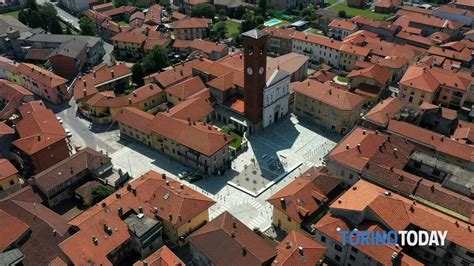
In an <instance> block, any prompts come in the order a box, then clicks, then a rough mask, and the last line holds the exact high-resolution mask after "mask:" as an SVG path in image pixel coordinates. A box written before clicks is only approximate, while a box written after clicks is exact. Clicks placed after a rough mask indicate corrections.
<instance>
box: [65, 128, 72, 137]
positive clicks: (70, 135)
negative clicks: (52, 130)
mask: <svg viewBox="0 0 474 266" xmlns="http://www.w3.org/2000/svg"><path fill="white" fill-rule="evenodd" d="M64 131H66V136H67V137H68V138H70V137H72V133H71V130H69V128H65V129H64Z"/></svg>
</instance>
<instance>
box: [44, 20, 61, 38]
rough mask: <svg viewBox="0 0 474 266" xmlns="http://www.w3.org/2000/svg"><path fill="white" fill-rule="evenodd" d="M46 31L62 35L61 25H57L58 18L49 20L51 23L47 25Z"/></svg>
mask: <svg viewBox="0 0 474 266" xmlns="http://www.w3.org/2000/svg"><path fill="white" fill-rule="evenodd" d="M48 30H49V32H50V33H52V34H62V33H63V28H62V27H61V24H60V23H59V19H58V18H53V19H51V22H49V25H48Z"/></svg>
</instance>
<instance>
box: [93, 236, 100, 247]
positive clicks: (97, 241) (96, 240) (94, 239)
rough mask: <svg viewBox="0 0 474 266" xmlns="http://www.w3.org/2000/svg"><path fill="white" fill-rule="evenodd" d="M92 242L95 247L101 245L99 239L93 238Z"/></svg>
mask: <svg viewBox="0 0 474 266" xmlns="http://www.w3.org/2000/svg"><path fill="white" fill-rule="evenodd" d="M92 241H93V242H94V245H96V246H97V245H99V239H97V237H95V236H92Z"/></svg>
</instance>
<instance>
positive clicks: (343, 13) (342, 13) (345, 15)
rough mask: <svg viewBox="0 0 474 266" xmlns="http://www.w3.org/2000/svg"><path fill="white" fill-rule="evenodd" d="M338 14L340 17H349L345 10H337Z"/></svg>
mask: <svg viewBox="0 0 474 266" xmlns="http://www.w3.org/2000/svg"><path fill="white" fill-rule="evenodd" d="M337 15H338V16H339V17H340V18H347V14H346V11H345V10H339V12H337Z"/></svg>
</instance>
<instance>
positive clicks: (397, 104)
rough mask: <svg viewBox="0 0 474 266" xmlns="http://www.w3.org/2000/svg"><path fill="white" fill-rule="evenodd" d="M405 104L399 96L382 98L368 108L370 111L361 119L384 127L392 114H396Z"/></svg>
mask: <svg viewBox="0 0 474 266" xmlns="http://www.w3.org/2000/svg"><path fill="white" fill-rule="evenodd" d="M405 106H406V103H405V102H403V101H402V100H400V99H399V98H388V99H385V100H382V101H381V102H379V103H378V104H377V105H376V106H374V107H373V108H372V109H370V111H369V112H367V114H365V115H364V117H363V119H364V120H367V121H369V122H371V123H374V124H376V125H378V126H381V127H386V126H387V125H388V121H389V120H390V119H391V118H393V116H394V115H396V114H398V113H399V112H400V110H401V109H402V108H404V107H405Z"/></svg>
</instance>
